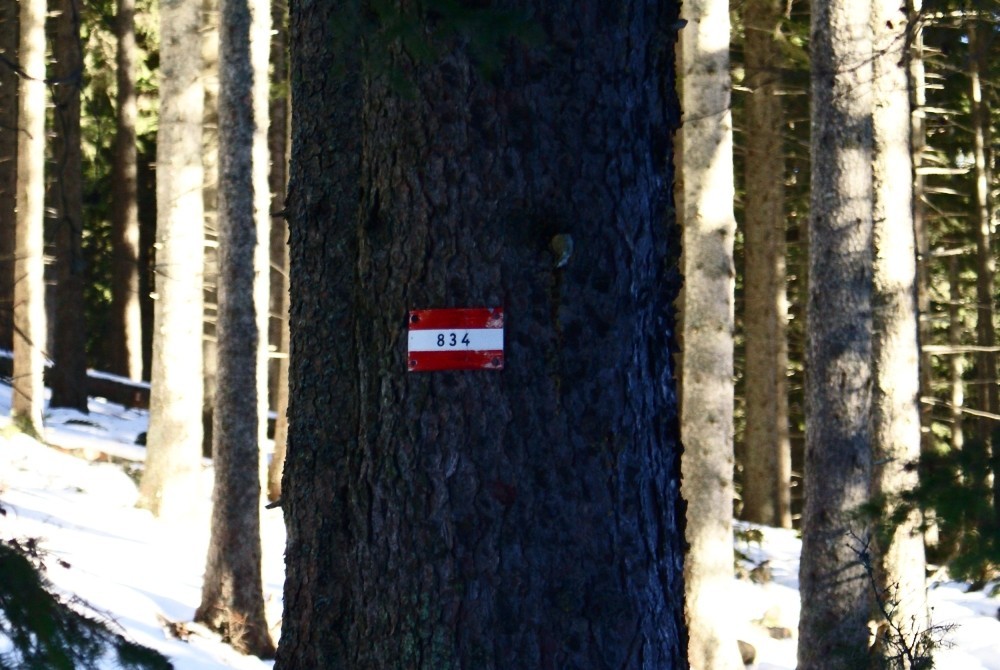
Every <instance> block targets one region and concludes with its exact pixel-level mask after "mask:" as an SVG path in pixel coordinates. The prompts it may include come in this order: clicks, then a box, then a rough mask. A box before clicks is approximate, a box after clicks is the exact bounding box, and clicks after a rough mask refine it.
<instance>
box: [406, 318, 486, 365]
mask: <svg viewBox="0 0 1000 670" xmlns="http://www.w3.org/2000/svg"><path fill="white" fill-rule="evenodd" d="M408 323H409V335H408V338H407V341H408V347H407V369H408V370H409V371H410V372H429V371H433V370H502V369H503V308H502V307H494V308H488V307H483V308H464V309H415V310H412V311H410V315H409V318H408Z"/></svg>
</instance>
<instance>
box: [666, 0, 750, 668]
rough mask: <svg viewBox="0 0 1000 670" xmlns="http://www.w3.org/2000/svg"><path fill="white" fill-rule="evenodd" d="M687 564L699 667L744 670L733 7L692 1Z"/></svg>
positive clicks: (686, 80) (687, 160)
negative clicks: (737, 558)
mask: <svg viewBox="0 0 1000 670" xmlns="http://www.w3.org/2000/svg"><path fill="white" fill-rule="evenodd" d="M681 14H682V16H683V17H684V18H685V19H686V20H687V22H688V23H687V26H686V27H685V29H684V33H683V37H682V40H681V48H682V53H683V63H682V68H683V69H682V72H683V75H682V86H683V97H684V110H685V121H684V135H683V144H684V149H683V153H684V215H683V216H684V227H683V230H684V277H685V281H684V308H683V319H684V325H683V331H684V361H683V368H682V370H681V378H682V379H683V380H684V386H683V400H682V403H681V407H682V409H681V436H682V437H683V439H684V447H685V449H684V457H683V464H682V470H683V472H684V485H683V489H682V491H683V495H684V498H685V500H686V501H687V528H686V531H685V534H686V537H687V542H688V551H687V556H686V560H685V564H684V570H685V572H684V585H685V593H684V595H685V603H686V607H687V622H688V630H689V635H690V638H689V640H688V660H689V662H690V664H691V667H692V668H694V669H695V670H721V669H733V670H737V669H740V670H741V669H742V668H743V663H742V661H741V659H740V653H739V647H738V646H737V644H736V638H735V633H734V631H735V627H734V625H733V623H734V622H733V621H732V618H731V617H730V615H729V612H730V611H731V608H729V607H728V606H727V604H726V598H725V593H726V592H727V591H728V590H730V589H731V588H732V580H733V496H734V493H733V291H734V276H735V271H734V269H733V236H734V235H735V233H736V219H735V217H734V215H733V205H732V203H733V198H734V195H735V194H734V186H733V124H732V114H731V112H730V104H729V103H730V92H729V91H730V81H729V49H728V45H729V3H728V1H727V0H699V1H697V2H685V3H683V5H682V10H681Z"/></svg>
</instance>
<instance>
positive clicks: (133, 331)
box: [111, 0, 143, 379]
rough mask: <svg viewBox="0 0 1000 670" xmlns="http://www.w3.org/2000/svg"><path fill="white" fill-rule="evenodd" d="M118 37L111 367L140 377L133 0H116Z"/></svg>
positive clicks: (140, 330) (112, 231) (135, 377)
mask: <svg viewBox="0 0 1000 670" xmlns="http://www.w3.org/2000/svg"><path fill="white" fill-rule="evenodd" d="M117 3H118V5H117V6H118V15H117V16H116V17H115V30H116V34H117V37H118V51H117V65H118V70H117V72H116V73H115V74H116V81H117V83H118V94H117V100H118V110H117V114H116V116H115V121H116V124H117V126H116V131H117V132H116V134H115V154H114V163H113V164H112V168H111V169H112V175H113V176H112V184H113V188H112V192H111V198H112V209H111V234H112V238H111V245H112V254H113V258H114V266H113V268H112V272H113V278H112V282H111V315H112V316H111V323H112V325H111V330H112V332H113V333H115V337H113V338H111V347H112V351H111V365H112V371H113V372H115V373H116V374H119V375H123V376H125V377H128V378H130V379H143V375H142V372H143V369H142V314H141V308H140V302H139V300H140V289H139V192H138V179H139V175H138V163H137V150H136V127H135V124H136V118H137V114H138V112H137V103H136V93H135V68H136V64H135V59H136V44H135V0H117Z"/></svg>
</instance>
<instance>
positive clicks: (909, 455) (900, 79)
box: [871, 0, 930, 668]
mask: <svg viewBox="0 0 1000 670" xmlns="http://www.w3.org/2000/svg"><path fill="white" fill-rule="evenodd" d="M871 25H872V30H873V35H874V38H873V45H872V46H873V49H874V52H875V54H876V56H875V58H874V60H873V61H872V63H873V72H872V74H873V82H874V85H873V96H874V99H873V116H872V130H873V138H874V141H873V160H872V165H873V172H872V175H873V189H872V191H873V213H872V218H873V238H874V244H875V247H874V249H875V254H874V270H873V281H874V291H873V294H872V302H873V310H872V327H873V329H874V339H873V344H872V346H873V355H874V366H873V367H874V374H875V383H874V385H873V393H872V452H873V459H874V463H875V464H876V465H875V468H874V470H873V487H872V488H873V493H874V494H875V495H877V496H880V497H883V498H886V499H899V498H900V497H902V496H904V495H905V494H906V493H908V492H910V491H912V490H914V489H915V488H916V487H917V484H918V483H919V482H918V474H917V469H916V468H915V467H913V466H914V465H915V464H916V463H917V462H918V461H919V460H920V407H919V396H920V347H919V340H918V330H919V324H918V312H917V301H916V299H917V293H916V276H917V251H916V237H915V228H914V223H913V163H912V156H911V153H910V140H911V129H910V119H911V114H910V96H909V88H908V85H907V84H908V73H907V53H906V50H907V47H908V44H907V39H906V33H907V29H908V25H909V24H908V21H907V16H906V8H905V7H902V6H900V4H899V2H898V1H896V0H880V1H879V2H875V3H873V5H872V19H871ZM894 516H895V515H893V517H890V518H889V519H879V520H878V521H879V522H881V523H884V524H885V526H886V527H885V528H884V530H883V532H880V533H879V534H878V535H877V536H876V549H877V551H878V556H877V559H878V560H877V564H876V568H877V569H876V577H877V580H878V587H879V590H880V593H879V594H878V595H879V598H880V600H881V602H882V604H883V605H884V610H885V611H889V612H890V614H891V615H892V619H893V621H892V623H893V624H894V626H895V627H896V629H897V631H898V634H901V635H902V636H904V637H905V639H906V640H917V639H919V636H920V634H922V633H923V632H925V631H927V629H928V627H929V625H930V622H929V618H928V614H929V613H928V610H927V595H926V590H927V586H926V578H925V567H926V566H925V561H924V541H923V536H922V534H921V532H920V524H921V518H920V517H921V515H920V513H919V511H918V510H911V511H910V513H909V514H907V515H906V517H905V518H904V519H899V520H897V519H895V518H894ZM893 603H894V605H893ZM890 610H891V611H890ZM898 634H897V635H896V636H895V637H894V641H895V642H897V643H898V642H899V640H898V639H895V638H898V636H899V635H898ZM911 647H914V648H911ZM915 647H916V645H915V644H912V645H910V646H907V647H906V648H905V649H900V648H898V647H894V646H893V643H890V644H889V645H888V647H887V649H886V651H887V652H888V653H889V654H890V655H896V654H898V655H899V657H900V658H899V659H898V660H899V665H898V666H897V667H901V668H914V667H923V666H922V665H921V663H922V662H923V661H918V659H917V656H922V655H924V654H925V653H926V652H927V650H924V649H917V648H915ZM925 660H929V657H928V658H927V659H925Z"/></svg>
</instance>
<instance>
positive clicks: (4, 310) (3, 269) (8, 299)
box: [0, 2, 20, 351]
mask: <svg viewBox="0 0 1000 670" xmlns="http://www.w3.org/2000/svg"><path fill="white" fill-rule="evenodd" d="M19 11H20V7H19V6H18V4H17V3H15V2H4V3H0V55H2V56H3V57H4V58H6V59H7V60H8V61H10V62H12V63H16V62H17V47H18V42H19V41H20V35H19V34H18V18H17V17H18V13H19ZM17 87H18V78H17V73H16V72H14V69H13V68H10V67H7V66H6V65H0V348H2V349H6V350H8V351H10V350H11V348H12V347H13V346H14V340H13V337H14V329H13V325H14V318H13V306H14V229H15V225H14V221H15V210H16V203H17V138H18V132H17Z"/></svg>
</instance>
